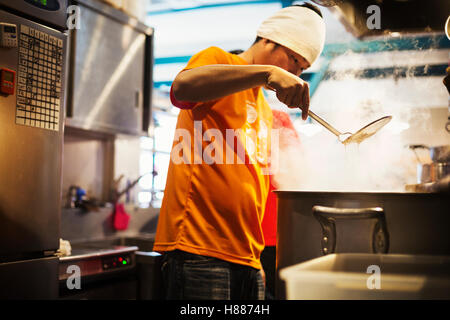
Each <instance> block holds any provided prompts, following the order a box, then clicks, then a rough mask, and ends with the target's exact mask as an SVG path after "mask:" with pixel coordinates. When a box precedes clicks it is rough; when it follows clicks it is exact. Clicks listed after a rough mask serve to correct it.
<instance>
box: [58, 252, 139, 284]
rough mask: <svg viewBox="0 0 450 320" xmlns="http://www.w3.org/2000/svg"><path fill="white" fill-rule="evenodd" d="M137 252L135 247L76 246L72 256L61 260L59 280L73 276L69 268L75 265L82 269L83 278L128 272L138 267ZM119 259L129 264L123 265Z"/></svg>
mask: <svg viewBox="0 0 450 320" xmlns="http://www.w3.org/2000/svg"><path fill="white" fill-rule="evenodd" d="M137 250H138V247H135V246H110V247H101V246H98V247H97V246H95V245H92V244H85V245H74V246H72V252H71V255H70V256H64V257H60V258H59V280H60V281H62V280H65V279H67V278H68V277H69V276H70V275H71V272H68V268H69V267H70V266H74V265H76V266H78V267H79V268H80V276H81V277H87V276H96V275H102V274H111V273H116V272H122V271H128V270H130V269H133V268H134V267H135V266H136V259H135V252H136V251H137ZM119 258H121V259H123V260H128V262H127V263H126V264H125V265H122V264H121V261H119V260H118V259H119ZM113 263H114V266H113Z"/></svg>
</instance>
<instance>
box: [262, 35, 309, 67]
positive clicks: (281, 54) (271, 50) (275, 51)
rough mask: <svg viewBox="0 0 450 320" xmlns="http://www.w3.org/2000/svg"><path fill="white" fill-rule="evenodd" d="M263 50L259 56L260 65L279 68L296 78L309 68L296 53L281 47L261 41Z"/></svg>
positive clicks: (303, 59) (304, 60) (270, 42)
mask: <svg viewBox="0 0 450 320" xmlns="http://www.w3.org/2000/svg"><path fill="white" fill-rule="evenodd" d="M262 41H264V43H263V45H264V49H263V52H262V54H261V56H260V62H259V63H260V64H270V65H274V66H277V67H280V68H282V69H284V70H286V71H288V72H290V73H292V74H295V75H296V76H300V74H301V73H302V72H303V71H304V70H306V69H307V68H309V67H310V64H309V62H308V61H306V59H305V58H303V57H302V56H301V55H299V54H298V53H295V52H294V51H292V50H291V49H288V48H286V47H284V46H282V45H276V44H275V43H274V42H272V41H269V40H266V39H263V40H262Z"/></svg>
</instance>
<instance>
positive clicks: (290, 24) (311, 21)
mask: <svg viewBox="0 0 450 320" xmlns="http://www.w3.org/2000/svg"><path fill="white" fill-rule="evenodd" d="M257 35H258V36H259V37H262V38H265V39H268V40H271V41H273V42H276V43H278V44H280V45H282V46H285V47H287V48H289V49H291V50H292V51H294V52H295V53H298V54H300V55H301V56H302V57H304V58H305V59H306V60H307V61H308V62H309V63H310V64H313V63H314V61H315V60H316V59H317V57H318V56H319V55H320V53H321V52H322V49H323V46H324V44H325V22H324V21H323V19H322V18H321V17H320V16H319V15H318V14H317V13H316V12H314V11H313V10H311V9H309V8H305V7H300V6H291V7H286V8H283V9H281V10H280V11H278V12H277V13H275V14H274V15H273V16H271V17H270V18H268V19H266V20H265V21H263V23H262V24H261V25H260V27H259V29H258V31H257Z"/></svg>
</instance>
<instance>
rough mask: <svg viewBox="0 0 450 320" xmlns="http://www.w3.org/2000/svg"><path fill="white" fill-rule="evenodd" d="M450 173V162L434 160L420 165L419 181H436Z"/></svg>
mask: <svg viewBox="0 0 450 320" xmlns="http://www.w3.org/2000/svg"><path fill="white" fill-rule="evenodd" d="M449 174H450V162H433V163H427V164H419V165H418V173H417V177H418V178H419V180H418V183H419V184H420V183H430V182H436V181H438V180H441V179H443V178H445V177H446V176H447V175H449Z"/></svg>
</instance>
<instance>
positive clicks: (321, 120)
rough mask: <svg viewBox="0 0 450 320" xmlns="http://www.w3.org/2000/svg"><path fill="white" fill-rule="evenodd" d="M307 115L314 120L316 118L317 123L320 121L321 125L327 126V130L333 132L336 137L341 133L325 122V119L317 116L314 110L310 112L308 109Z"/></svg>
mask: <svg viewBox="0 0 450 320" xmlns="http://www.w3.org/2000/svg"><path fill="white" fill-rule="evenodd" d="M308 115H309V116H310V117H311V118H313V119H314V120H316V121H317V122H318V123H320V124H321V125H322V126H324V127H325V128H327V129H328V130H330V131H331V132H332V133H333V134H335V135H336V136H337V137H338V138H339V136H340V135H341V133H340V132H339V131H337V130H336V129H335V128H333V127H332V126H331V125H330V124H329V123H328V122H326V121H325V120H323V119H322V118H321V117H319V116H318V115H317V114H315V113H314V112H312V111H311V110H309V111H308Z"/></svg>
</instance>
